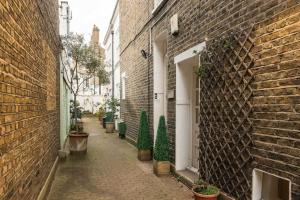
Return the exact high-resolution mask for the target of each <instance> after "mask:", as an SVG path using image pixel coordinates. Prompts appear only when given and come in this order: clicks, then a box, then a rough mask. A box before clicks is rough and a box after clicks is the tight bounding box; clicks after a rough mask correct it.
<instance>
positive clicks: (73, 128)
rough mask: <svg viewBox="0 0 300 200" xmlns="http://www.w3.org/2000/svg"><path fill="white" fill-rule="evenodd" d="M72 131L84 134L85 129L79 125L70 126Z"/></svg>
mask: <svg viewBox="0 0 300 200" xmlns="http://www.w3.org/2000/svg"><path fill="white" fill-rule="evenodd" d="M70 131H78V132H83V127H82V126H80V125H78V124H76V125H75V124H71V126H70Z"/></svg>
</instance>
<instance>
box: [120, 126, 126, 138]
mask: <svg viewBox="0 0 300 200" xmlns="http://www.w3.org/2000/svg"><path fill="white" fill-rule="evenodd" d="M118 125H119V136H120V138H125V135H126V129H127V126H126V124H125V122H120V123H119V124H118Z"/></svg>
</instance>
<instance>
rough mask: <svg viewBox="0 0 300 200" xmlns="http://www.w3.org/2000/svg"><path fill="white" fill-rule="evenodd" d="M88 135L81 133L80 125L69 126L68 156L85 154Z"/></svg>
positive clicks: (81, 127)
mask: <svg viewBox="0 0 300 200" xmlns="http://www.w3.org/2000/svg"><path fill="white" fill-rule="evenodd" d="M88 137H89V134H88V133H85V132H84V131H83V126H82V125H81V124H76V125H71V130H70V133H69V148H70V154H75V153H76V154H78V153H79V154H81V153H83V154H86V153H87V141H88Z"/></svg>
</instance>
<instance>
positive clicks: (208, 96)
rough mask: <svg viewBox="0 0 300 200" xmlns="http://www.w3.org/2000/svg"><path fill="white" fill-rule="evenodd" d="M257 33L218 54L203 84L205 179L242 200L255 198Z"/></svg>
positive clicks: (246, 34)
mask: <svg viewBox="0 0 300 200" xmlns="http://www.w3.org/2000/svg"><path fill="white" fill-rule="evenodd" d="M251 33H252V29H249V30H244V31H240V32H239V33H238V34H236V35H235V36H234V46H232V47H230V48H229V49H227V50H222V51H221V52H222V53H221V55H220V54H218V55H216V54H215V55H213V57H212V59H214V60H215V61H216V60H217V63H219V64H217V65H213V66H210V67H208V68H207V69H206V71H205V73H204V74H203V76H202V77H201V80H200V87H201V88H200V90H201V91H200V125H199V126H200V135H199V139H200V140H199V141H200V147H199V148H200V154H199V155H200V157H199V172H200V176H202V177H203V178H204V179H206V180H207V179H208V180H207V181H209V182H210V183H213V184H215V185H217V186H218V187H220V188H222V189H223V190H224V191H225V192H226V193H228V194H230V195H232V196H234V197H235V198H237V199H241V200H245V199H248V198H249V196H250V193H251V161H252V156H251V152H250V148H251V145H252V136H251V129H252V122H251V120H250V115H251V112H252V106H251V102H250V98H251V96H252V88H251V83H252V80H253V78H254V75H253V73H252V72H251V67H252V66H253V64H254V59H253V57H252V56H251V49H252V48H253V46H254V40H253V38H252V37H251Z"/></svg>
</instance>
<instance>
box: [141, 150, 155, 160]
mask: <svg viewBox="0 0 300 200" xmlns="http://www.w3.org/2000/svg"><path fill="white" fill-rule="evenodd" d="M138 159H139V160H140V161H150V160H152V152H151V150H138Z"/></svg>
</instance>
